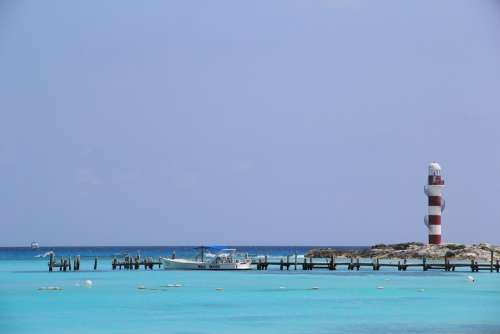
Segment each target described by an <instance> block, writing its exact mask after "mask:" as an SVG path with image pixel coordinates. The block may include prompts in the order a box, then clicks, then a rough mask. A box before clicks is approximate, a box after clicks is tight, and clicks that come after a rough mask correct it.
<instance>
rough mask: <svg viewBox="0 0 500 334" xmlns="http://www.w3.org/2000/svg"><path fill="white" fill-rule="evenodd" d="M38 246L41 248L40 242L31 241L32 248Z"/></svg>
mask: <svg viewBox="0 0 500 334" xmlns="http://www.w3.org/2000/svg"><path fill="white" fill-rule="evenodd" d="M38 248H40V245H39V244H38V242H36V241H33V242H32V243H31V249H38Z"/></svg>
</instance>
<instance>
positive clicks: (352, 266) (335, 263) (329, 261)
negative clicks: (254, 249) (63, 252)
mask: <svg viewBox="0 0 500 334" xmlns="http://www.w3.org/2000/svg"><path fill="white" fill-rule="evenodd" d="M252 264H253V265H254V266H255V267H256V269H257V270H268V269H269V267H273V266H274V267H279V269H280V270H290V268H292V269H293V270H297V268H299V269H301V270H313V269H327V270H337V269H338V268H341V267H342V268H346V269H347V270H349V271H353V270H360V269H361V268H363V267H366V268H371V269H372V270H374V271H379V270H380V268H383V267H387V268H397V270H398V271H406V270H407V269H408V268H412V267H413V268H421V269H422V270H423V271H428V270H444V271H455V269H457V268H462V269H468V270H470V271H472V272H479V271H490V272H497V273H498V272H500V263H499V260H495V259H494V253H493V251H491V257H490V261H489V262H487V263H484V262H483V263H480V262H479V261H477V260H470V262H468V263H467V262H451V261H450V259H449V258H447V257H445V258H444V260H443V261H442V262H439V261H438V260H434V261H432V262H429V261H428V260H427V259H426V258H425V257H423V258H422V260H421V261H419V262H408V261H407V260H406V259H403V260H399V261H398V262H397V263H396V262H381V261H380V259H378V258H375V259H371V261H366V260H365V262H361V260H360V259H359V258H352V257H351V258H342V259H337V258H335V257H330V258H312V257H309V258H304V259H303V261H302V262H300V263H299V262H298V259H297V254H294V255H288V256H286V257H281V258H280V259H279V261H277V260H273V261H269V259H268V257H267V256H265V257H264V258H258V259H254V260H253V261H252ZM97 265H98V258H97V257H96V258H94V261H93V266H92V269H93V270H97ZM141 266H142V267H143V268H144V270H153V269H154V268H155V266H157V267H158V268H161V266H162V262H161V260H160V259H157V260H155V259H154V258H152V257H145V258H141V257H140V256H125V257H122V258H116V257H114V258H113V259H112V261H111V269H112V270H117V269H118V270H122V269H124V270H139V269H140V268H141ZM48 267H49V271H54V270H55V269H59V271H79V270H80V255H76V256H73V257H71V256H68V257H61V258H59V260H56V258H55V256H54V255H53V254H52V255H50V258H49V262H48Z"/></svg>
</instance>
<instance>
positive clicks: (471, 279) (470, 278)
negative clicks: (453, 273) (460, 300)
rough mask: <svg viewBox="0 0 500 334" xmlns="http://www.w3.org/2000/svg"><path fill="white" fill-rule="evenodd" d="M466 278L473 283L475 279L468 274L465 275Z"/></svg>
mask: <svg viewBox="0 0 500 334" xmlns="http://www.w3.org/2000/svg"><path fill="white" fill-rule="evenodd" d="M467 279H468V280H469V282H471V283H474V282H475V281H476V279H475V278H474V277H472V276H470V275H469V276H467Z"/></svg>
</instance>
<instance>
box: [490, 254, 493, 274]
mask: <svg viewBox="0 0 500 334" xmlns="http://www.w3.org/2000/svg"><path fill="white" fill-rule="evenodd" d="M490 252H491V253H490V254H491V257H490V273H492V272H493V249H490Z"/></svg>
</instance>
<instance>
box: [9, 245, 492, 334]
mask: <svg viewBox="0 0 500 334" xmlns="http://www.w3.org/2000/svg"><path fill="white" fill-rule="evenodd" d="M258 251H261V252H262V253H272V252H276V250H258ZM25 252H26V251H25ZM0 253H1V251H0ZM101 255H105V254H101ZM274 255H276V254H274ZM108 262H109V261H104V262H102V264H100V266H101V270H102V271H97V272H94V271H81V272H66V273H64V272H53V273H49V272H47V266H46V259H37V258H32V254H30V253H26V254H24V255H22V254H18V253H16V255H13V254H12V253H11V255H10V256H7V255H6V254H5V252H4V254H3V256H1V260H0V333H33V332H36V333H52V334H55V333H276V332H278V331H280V332H282V333H424V332H432V333H472V332H473V333H499V332H500V274H497V273H489V272H483V273H474V274H473V276H474V277H475V278H476V282H475V283H471V282H469V281H468V280H467V276H468V275H471V273H470V272H454V273H453V272H449V273H448V272H447V273H445V272H421V271H419V270H418V269H415V270H413V271H408V272H398V271H397V270H395V269H384V270H382V271H380V272H372V271H371V270H370V269H362V270H360V271H359V272H357V271H354V272H348V271H345V270H339V271H326V270H314V271H312V272H311V271H307V272H304V271H302V270H297V271H288V272H287V271H283V272H280V271H279V270H269V271H266V272H264V271H262V272H261V271H250V272H184V271H163V270H155V271H145V270H144V269H141V270H139V271H123V270H122V271H111V270H109V269H110V268H109V267H110V265H109V263H108ZM91 266H92V265H91V258H88V259H87V258H86V259H85V260H84V262H83V263H82V269H87V268H91ZM87 279H90V280H92V281H93V286H92V287H91V288H86V287H84V285H83V282H84V280H87ZM168 284H182V287H178V288H173V287H163V286H166V285H168ZM46 286H59V287H62V288H63V289H64V290H63V291H39V290H38V288H40V287H46ZM138 286H144V288H145V289H138V288H137V287H138ZM313 287H318V288H319V289H316V290H312V289H311V288H313ZM377 287H383V289H378V288H377ZM218 288H223V289H224V290H223V291H217V290H216V289H218ZM422 289H423V291H422Z"/></svg>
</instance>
